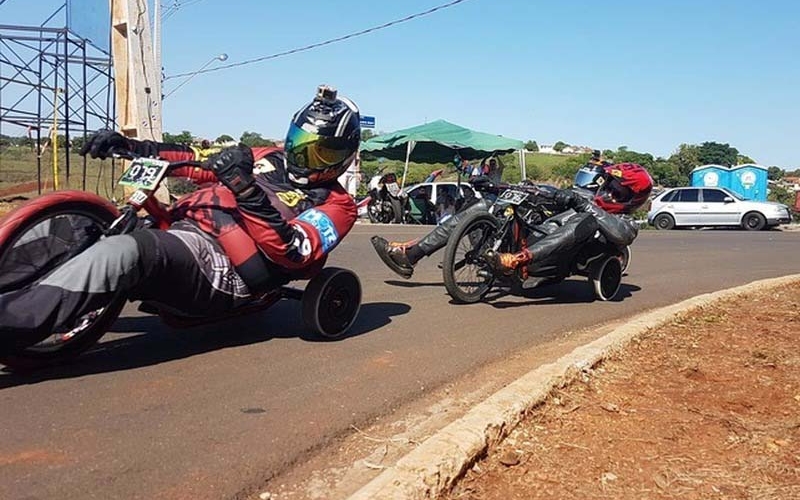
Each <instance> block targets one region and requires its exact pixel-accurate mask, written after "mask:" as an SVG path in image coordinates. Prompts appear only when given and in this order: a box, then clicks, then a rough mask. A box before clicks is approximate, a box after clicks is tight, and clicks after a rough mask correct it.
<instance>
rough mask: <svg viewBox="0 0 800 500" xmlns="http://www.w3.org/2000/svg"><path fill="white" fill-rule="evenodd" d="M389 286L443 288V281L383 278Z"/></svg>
mask: <svg viewBox="0 0 800 500" xmlns="http://www.w3.org/2000/svg"><path fill="white" fill-rule="evenodd" d="M384 283H386V284H387V285H389V286H399V287H402V288H420V287H423V286H437V287H440V288H441V289H442V290H444V282H442V281H410V280H409V281H401V280H385V281H384Z"/></svg>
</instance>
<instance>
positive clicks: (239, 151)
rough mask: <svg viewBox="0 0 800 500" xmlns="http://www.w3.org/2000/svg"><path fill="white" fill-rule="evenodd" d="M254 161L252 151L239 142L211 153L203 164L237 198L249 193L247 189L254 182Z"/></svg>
mask: <svg viewBox="0 0 800 500" xmlns="http://www.w3.org/2000/svg"><path fill="white" fill-rule="evenodd" d="M254 163H255V161H254V160H253V152H252V151H251V150H250V148H249V147H247V146H245V145H244V144H239V145H238V146H234V147H231V148H226V149H223V150H222V151H220V152H219V153H216V154H214V155H211V156H210V157H209V158H208V160H207V161H206V163H205V165H206V167H207V168H208V169H209V170H211V171H212V172H214V174H216V176H217V179H219V181H220V182H221V183H223V184H224V185H225V186H227V188H228V189H230V190H231V191H233V194H235V195H236V196H237V198H238V197H239V196H240V195H243V194H244V195H247V194H249V192H248V189H249V188H250V187H252V186H253V184H254V183H255V179H254V178H253V164H254ZM251 191H252V190H251ZM251 191H250V192H251ZM259 191H260V190H259Z"/></svg>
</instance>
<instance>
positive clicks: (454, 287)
mask: <svg viewBox="0 0 800 500" xmlns="http://www.w3.org/2000/svg"><path fill="white" fill-rule="evenodd" d="M497 230H498V223H497V220H496V219H495V218H494V217H492V216H491V215H489V214H487V213H481V212H477V213H474V214H472V215H471V216H469V217H467V218H465V219H464V220H463V221H461V222H460V223H459V224H458V225H457V226H456V227H455V229H454V230H453V234H452V235H451V236H450V238H449V239H448V240H447V247H445V250H444V257H443V260H442V278H443V279H444V286H445V288H446V289H447V293H448V294H450V297H452V298H453V300H455V301H456V302H460V303H463V304H473V303H475V302H478V301H480V300H481V299H482V298H483V297H484V295H486V293H487V292H488V291H489V290H490V289H491V288H492V285H493V284H494V274H493V273H492V271H491V269H490V267H489V265H488V263H487V262H486V261H485V259H484V258H483V254H484V253H485V252H486V250H488V249H489V246H490V244H491V243H492V242H493V241H494V235H495V233H496V232H497Z"/></svg>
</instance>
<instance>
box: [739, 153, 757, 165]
mask: <svg viewBox="0 0 800 500" xmlns="http://www.w3.org/2000/svg"><path fill="white" fill-rule="evenodd" d="M748 163H753V164H754V163H756V161H755V160H754V159H752V158H750V157H749V156H747V155H742V154H740V155H737V156H736V164H737V165H745V164H748Z"/></svg>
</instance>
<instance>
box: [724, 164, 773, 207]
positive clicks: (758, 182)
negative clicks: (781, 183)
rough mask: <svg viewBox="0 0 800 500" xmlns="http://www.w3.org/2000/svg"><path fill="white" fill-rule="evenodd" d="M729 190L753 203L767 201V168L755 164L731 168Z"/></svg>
mask: <svg viewBox="0 0 800 500" xmlns="http://www.w3.org/2000/svg"><path fill="white" fill-rule="evenodd" d="M730 182H731V183H730V189H731V191H733V192H734V193H738V194H740V195H742V197H744V198H746V199H748V200H753V201H767V167H764V166H761V165H755V164H752V163H750V164H746V165H736V166H735V167H731V178H730Z"/></svg>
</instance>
